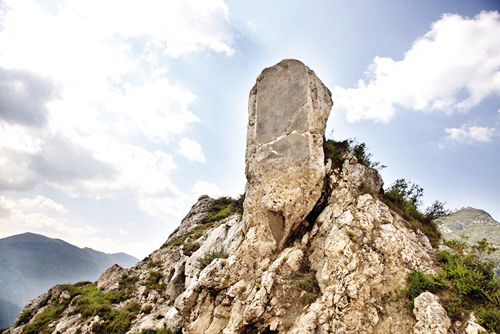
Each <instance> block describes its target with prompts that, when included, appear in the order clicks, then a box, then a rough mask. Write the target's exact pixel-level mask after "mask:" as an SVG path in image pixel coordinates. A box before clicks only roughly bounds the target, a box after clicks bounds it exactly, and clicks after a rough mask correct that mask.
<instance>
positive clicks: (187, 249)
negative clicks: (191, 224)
mask: <svg viewBox="0 0 500 334" xmlns="http://www.w3.org/2000/svg"><path fill="white" fill-rule="evenodd" d="M199 248H200V243H199V242H197V241H195V242H188V243H187V244H185V245H184V254H185V255H187V256H191V255H192V254H193V253H194V252H196V251H197V250H198V249H199Z"/></svg>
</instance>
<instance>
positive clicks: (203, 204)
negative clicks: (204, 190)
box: [167, 195, 215, 242]
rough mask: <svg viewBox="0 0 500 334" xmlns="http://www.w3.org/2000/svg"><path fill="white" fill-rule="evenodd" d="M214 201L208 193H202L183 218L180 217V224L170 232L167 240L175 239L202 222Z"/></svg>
mask: <svg viewBox="0 0 500 334" xmlns="http://www.w3.org/2000/svg"><path fill="white" fill-rule="evenodd" d="M214 202H215V200H214V199H213V198H210V197H208V195H202V196H200V197H199V198H198V202H196V204H195V205H193V206H192V207H191V210H189V212H188V214H187V215H186V217H184V219H182V222H181V224H180V225H179V227H178V228H176V229H175V230H174V232H172V234H171V235H170V236H169V237H168V239H167V242H169V241H172V240H176V239H177V238H179V237H180V236H183V235H186V234H188V233H189V232H190V231H191V230H192V229H193V228H195V227H196V225H199V224H201V223H202V221H203V219H205V218H206V217H207V216H208V213H209V211H210V207H211V206H212V204H213V203H214Z"/></svg>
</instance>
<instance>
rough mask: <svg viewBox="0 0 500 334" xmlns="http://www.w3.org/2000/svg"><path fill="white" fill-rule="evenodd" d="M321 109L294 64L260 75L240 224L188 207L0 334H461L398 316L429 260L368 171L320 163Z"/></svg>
mask: <svg viewBox="0 0 500 334" xmlns="http://www.w3.org/2000/svg"><path fill="white" fill-rule="evenodd" d="M330 96H331V95H330V92H329V90H328V89H327V88H326V87H325V86H324V85H323V84H322V82H321V81H320V80H319V79H318V78H317V77H316V75H315V74H314V72H313V71H311V70H310V69H309V68H307V67H306V66H304V65H303V64H302V63H300V62H299V61H296V60H285V61H282V62H280V63H279V64H277V65H275V66H273V67H271V68H269V69H265V70H264V71H263V72H262V74H261V75H260V76H259V77H258V79H257V83H256V85H255V86H254V88H253V89H252V90H251V93H250V102H249V115H250V117H249V125H248V134H247V154H246V176H247V186H246V198H245V201H244V205H243V208H244V211H243V215H242V217H241V216H240V215H239V214H238V213H235V214H233V215H230V216H228V217H226V218H224V219H221V220H216V219H212V218H213V217H214V215H213V212H212V211H211V210H212V208H213V207H214V205H215V204H216V200H214V199H211V198H208V197H207V196H202V197H200V199H199V200H198V202H197V203H196V204H195V205H194V206H193V208H192V209H191V211H190V212H189V214H188V215H187V216H186V218H185V219H184V220H183V221H182V223H181V225H180V226H179V228H178V229H177V230H176V231H175V232H174V233H173V234H172V235H171V236H170V237H169V238H168V240H167V242H166V243H165V245H164V246H163V247H162V248H161V249H159V250H157V251H155V252H153V253H152V254H151V255H150V256H149V257H148V258H147V259H145V260H143V261H142V262H140V263H139V264H138V265H136V266H135V267H133V268H131V269H129V270H127V269H123V268H120V267H118V266H114V267H111V268H110V269H108V270H107V271H106V272H105V273H103V274H102V275H101V277H100V278H99V280H98V281H97V284H91V283H83V284H80V285H78V286H56V287H55V288H53V289H52V290H51V291H50V292H49V293H48V294H46V295H42V296H40V297H39V298H38V299H36V300H34V301H32V302H31V303H30V304H28V305H27V306H26V307H25V310H24V311H23V315H24V316H23V315H22V316H20V317H19V318H18V320H17V322H16V324H15V326H14V327H13V328H12V329H10V330H8V331H7V332H5V333H9V334H13V333H35V332H37V331H38V332H44V333H45V332H46V333H90V332H93V333H125V332H126V333H168V332H175V331H182V332H183V333H224V334H230V333H293V334H299V333H448V332H450V333H452V332H454V333H455V332H456V333H459V332H463V329H464V326H462V324H460V326H462V327H460V326H459V325H458V324H453V323H452V322H451V321H450V319H449V318H448V316H447V313H446V310H444V308H443V307H442V306H441V304H440V303H439V299H438V297H436V296H435V295H433V294H431V293H426V294H423V295H422V296H420V297H419V298H417V299H416V300H415V309H414V314H412V313H411V312H409V311H408V310H407V308H405V303H406V299H405V298H403V297H401V296H400V292H399V291H400V289H402V288H405V287H406V280H407V278H408V275H409V274H410V273H411V272H412V271H413V270H415V269H418V270H421V271H423V272H426V273H429V274H436V270H437V267H436V266H435V265H434V262H433V257H434V255H433V254H434V250H433V248H432V246H431V244H430V242H429V239H428V238H427V237H426V235H425V234H424V233H422V232H420V231H418V230H413V229H411V228H410V227H409V226H410V225H409V224H408V222H406V221H405V220H404V219H403V218H402V217H401V216H399V215H398V214H397V213H395V212H394V211H392V210H391V209H390V208H389V207H388V206H387V205H386V204H384V202H383V201H381V200H380V196H379V193H380V191H381V189H382V185H383V182H382V179H381V177H380V176H379V174H378V173H377V171H376V170H374V169H372V168H369V167H367V166H365V165H363V164H360V163H358V161H357V159H356V158H355V157H354V156H353V155H352V154H351V152H350V151H345V152H342V159H341V161H342V163H340V164H337V163H334V161H332V159H330V158H329V157H326V158H325V156H324V153H323V138H324V130H325V124H326V120H327V118H328V114H329V111H330V108H331V106H332V101H331V97H330ZM229 208H230V206H227V205H219V209H220V212H226V213H229V212H231V210H229ZM224 210H225V211H224ZM97 300H98V301H99V303H98V304H96V302H95V301H97ZM93 303H94V304H93ZM55 310H57V311H55ZM44 319H45V320H44ZM471 321H472V320H471Z"/></svg>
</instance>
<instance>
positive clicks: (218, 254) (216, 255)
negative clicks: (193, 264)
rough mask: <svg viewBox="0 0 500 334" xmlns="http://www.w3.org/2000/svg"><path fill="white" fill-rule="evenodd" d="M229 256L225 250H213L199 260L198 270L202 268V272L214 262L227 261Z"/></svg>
mask: <svg viewBox="0 0 500 334" xmlns="http://www.w3.org/2000/svg"><path fill="white" fill-rule="evenodd" d="M228 256H229V255H228V254H227V253H226V251H225V250H224V249H223V248H219V249H216V250H211V251H210V252H208V253H205V254H204V255H203V256H202V257H200V258H199V259H198V268H200V270H203V269H204V268H205V267H206V266H208V265H209V264H210V263H212V261H213V260H215V259H226V258H227V257H228Z"/></svg>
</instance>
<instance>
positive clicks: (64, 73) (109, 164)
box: [0, 0, 234, 233]
mask: <svg viewBox="0 0 500 334" xmlns="http://www.w3.org/2000/svg"><path fill="white" fill-rule="evenodd" d="M0 6H1V7H2V8H1V11H0V12H1V13H2V14H1V16H0V20H1V24H2V30H1V31H0V45H2V47H1V48H0V119H1V120H2V122H0V156H1V157H2V158H1V159H0V173H1V175H2V179H1V180H0V191H7V190H9V191H12V190H14V191H26V190H32V189H35V188H36V187H37V186H39V185H41V184H43V185H47V186H50V187H53V188H56V189H59V190H61V191H63V192H64V193H66V194H67V195H68V196H74V197H78V196H88V197H92V198H103V197H111V198H112V197H118V196H125V197H129V198H133V199H136V200H137V204H138V207H140V208H141V209H142V210H144V211H145V212H146V213H148V214H150V215H152V216H154V217H157V218H160V219H164V220H168V219H169V217H170V218H171V217H172V216H175V217H178V216H180V215H182V214H183V213H184V211H185V210H186V203H185V201H186V199H187V198H186V196H183V195H182V194H181V192H180V191H179V189H178V188H177V187H176V185H175V184H174V182H173V181H172V180H171V178H170V174H171V172H172V171H173V170H174V169H175V168H177V164H176V163H175V162H174V155H175V154H176V153H180V154H181V155H183V156H185V157H187V158H188V160H189V161H191V162H204V161H205V159H206V158H205V156H204V155H203V152H202V147H201V145H200V144H199V143H197V142H196V141H194V140H189V139H186V138H184V137H183V136H182V133H183V132H184V131H186V129H188V128H189V126H190V125H191V124H193V123H194V122H197V121H198V118H197V117H196V116H195V115H194V114H193V112H192V111H190V109H189V105H190V103H191V102H192V101H193V100H194V99H195V98H196V96H195V95H194V94H193V93H191V92H190V91H189V90H187V89H185V88H183V87H181V86H179V85H177V84H175V83H172V82H171V81H170V80H169V77H168V71H169V66H170V61H171V60H172V59H174V58H179V57H182V56H184V55H187V54H189V53H193V52H199V51H202V50H208V51H210V52H217V53H223V54H225V55H227V56H231V55H232V54H234V48H233V46H232V44H233V28H232V26H231V24H230V22H229V12H228V7H227V5H226V4H225V3H224V2H223V1H220V0H182V1H181V0H177V1H156V0H146V1H143V2H141V3H140V4H139V3H137V2H136V1H129V0H125V1H123V0H120V1H117V0H111V1H105V2H102V1H96V0H90V1H78V0H68V1H65V2H61V3H59V4H58V5H57V6H56V5H43V4H40V3H37V2H35V1H32V0H6V1H4V2H2V4H0ZM117 9H119V10H117ZM131 138H133V139H134V140H132V139H131ZM169 144H170V145H171V144H173V146H174V147H178V151H177V152H174V151H173V150H170V151H169V150H168V149H167V148H166V147H167V146H165V145H169ZM5 200H6V199H5ZM21 216H22V217H24V218H22V219H21ZM17 217H18V218H19V219H18V220H19V221H20V222H25V221H27V220H26V219H27V218H26V217H25V216H23V215H18V216H17ZM38 218H40V221H46V222H47V224H49V223H50V224H52V225H53V226H62V225H57V224H59V223H61V222H60V221H57V220H56V221H52V222H49V221H48V220H44V219H42V218H43V217H38ZM61 228H62V227H61ZM68 233H69V231H68Z"/></svg>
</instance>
